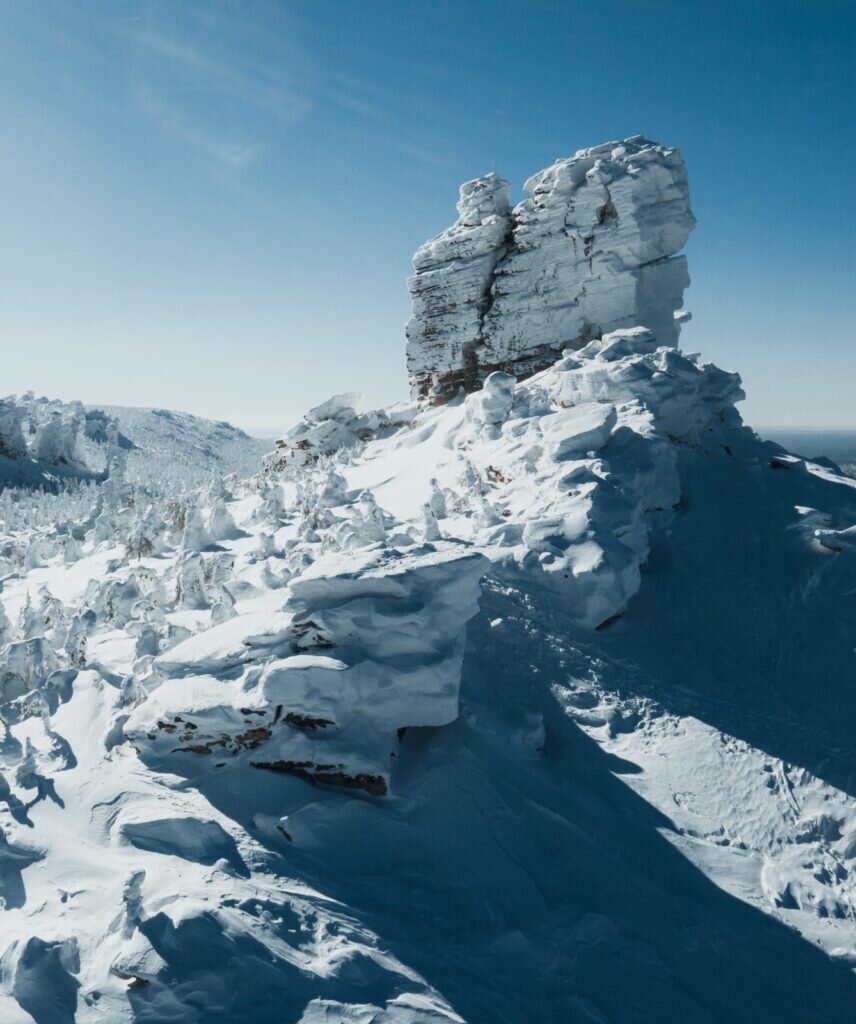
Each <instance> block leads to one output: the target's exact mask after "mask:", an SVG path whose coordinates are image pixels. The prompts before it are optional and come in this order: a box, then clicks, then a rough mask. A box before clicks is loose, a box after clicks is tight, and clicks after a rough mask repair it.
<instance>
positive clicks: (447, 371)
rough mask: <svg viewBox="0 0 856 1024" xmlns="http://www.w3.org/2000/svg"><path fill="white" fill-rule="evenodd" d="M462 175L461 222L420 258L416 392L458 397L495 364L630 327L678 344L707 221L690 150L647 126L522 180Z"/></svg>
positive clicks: (542, 355)
mask: <svg viewBox="0 0 856 1024" xmlns="http://www.w3.org/2000/svg"><path fill="white" fill-rule="evenodd" d="M524 190H525V192H526V196H527V198H526V199H525V200H524V201H523V202H521V203H519V204H518V205H517V206H516V207H515V208H514V209H513V210H509V205H508V199H509V186H508V183H507V182H504V181H503V180H502V179H501V178H498V177H497V176H496V175H495V174H489V175H487V176H486V177H484V178H477V179H476V180H474V181H470V182H467V183H466V184H465V185H462V186H461V199H460V202H459V203H458V213H459V217H458V220H457V221H456V223H455V224H454V225H453V226H452V227H451V228H449V229H447V230H446V231H444V232H442V233H441V234H440V235H438V236H437V237H436V238H434V239H432V240H431V241H429V242H426V243H425V245H423V246H422V247H421V248H420V249H419V251H418V252H417V253H416V256H415V257H414V259H413V266H414V269H415V271H416V273H415V275H414V277H412V278H411V279H410V291H411V295H412V298H413V315H412V317H411V319H410V321H409V322H408V325H407V366H408V371H409V373H410V380H411V386H412V389H413V393H414V395H418V396H426V395H430V396H432V397H434V398H444V397H445V398H448V397H449V396H450V395H452V394H454V392H455V390H456V389H457V388H458V387H459V386H463V387H464V388H465V389H466V390H468V391H471V390H473V389H475V388H476V387H478V386H479V385H480V384H481V382H482V381H483V380H484V378H485V377H486V376H487V374H488V373H490V372H491V371H494V370H503V371H506V372H509V373H513V374H514V375H515V376H517V377H521V376H525V375H527V374H530V373H532V372H534V371H536V370H539V369H541V368H543V367H545V366H547V365H549V364H550V363H551V362H553V361H554V360H555V359H556V357H557V355H558V354H559V353H560V352H561V350H562V349H564V348H581V347H582V346H583V345H585V344H586V343H588V342H589V341H592V340H593V339H595V338H599V337H601V336H602V335H603V334H605V333H608V332H610V331H612V330H616V329H618V328H622V327H637V326H643V327H647V328H649V329H650V330H651V331H652V332H653V333H654V335H655V336H656V338H657V340H658V342H659V343H660V344H661V345H677V342H678V334H679V330H680V329H679V321H680V320H681V319H682V318H685V316H686V315H685V314H680V313H678V311H679V310H680V308H681V306H682V305H683V293H684V289H685V288H686V287H687V285H688V284H689V275H688V273H687V264H686V258H685V257H683V256H677V255H675V254H676V253H678V252H679V251H680V249H681V248H683V246H684V244H685V243H686V240H687V238H688V237H689V233H690V231H692V229H693V227H694V226H695V219H694V217H693V215H692V212H691V210H690V202H689V189H688V185H687V174H686V169H685V167H684V163H683V160H682V159H681V155H680V153H679V152H678V150H676V149H667V148H665V147H663V146H658V145H657V144H656V143H653V142H649V141H648V140H646V139H644V138H642V137H641V136H634V137H633V138H630V139H625V140H624V141H623V142H609V143H606V144H604V145H602V146H595V147H593V148H592V149H583V150H580V151H579V152H577V153H576V154H575V155H574V156H572V157H569V158H567V159H563V160H557V161H556V163H554V164H553V165H552V166H551V167H548V168H546V169H545V170H543V171H540V172H539V173H538V174H535V175H533V176H532V177H531V178H530V179H529V180H528V181H527V182H526V184H525V185H524Z"/></svg>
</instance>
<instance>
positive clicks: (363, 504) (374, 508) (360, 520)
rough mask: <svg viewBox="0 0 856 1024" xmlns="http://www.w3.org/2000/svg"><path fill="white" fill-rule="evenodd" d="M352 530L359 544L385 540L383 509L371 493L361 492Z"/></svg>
mask: <svg viewBox="0 0 856 1024" xmlns="http://www.w3.org/2000/svg"><path fill="white" fill-rule="evenodd" d="M354 530H355V531H356V533H357V536H358V538H359V540H360V543H361V544H374V543H377V542H378V541H383V540H385V539H386V522H385V520H384V514H383V509H382V508H381V507H380V505H378V503H377V501H376V499H375V496H374V492H372V491H368V490H367V491H363V493H362V494H361V495H360V498H359V501H358V502H357V505H356V509H355V518H354Z"/></svg>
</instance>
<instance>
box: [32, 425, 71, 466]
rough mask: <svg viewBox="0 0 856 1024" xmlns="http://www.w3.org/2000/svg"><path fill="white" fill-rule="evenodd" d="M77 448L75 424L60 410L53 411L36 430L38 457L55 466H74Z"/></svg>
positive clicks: (36, 454)
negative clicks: (66, 418)
mask: <svg viewBox="0 0 856 1024" xmlns="http://www.w3.org/2000/svg"><path fill="white" fill-rule="evenodd" d="M78 428H79V425H78ZM76 450H77V433H76V431H75V424H74V423H71V422H68V421H66V420H64V419H63V416H62V414H61V413H60V412H58V411H54V412H52V413H51V414H50V418H49V419H47V420H46V421H45V422H44V423H42V425H41V426H40V427H39V428H38V430H37V432H36V442H35V456H36V458H37V459H40V460H41V461H42V462H49V463H51V464H52V465H54V466H72V465H74V464H75V461H76V459H75V453H76Z"/></svg>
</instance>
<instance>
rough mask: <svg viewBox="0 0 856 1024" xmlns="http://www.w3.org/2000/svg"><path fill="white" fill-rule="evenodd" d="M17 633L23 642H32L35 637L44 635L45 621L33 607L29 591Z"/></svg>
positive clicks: (19, 616) (19, 618) (19, 619)
mask: <svg viewBox="0 0 856 1024" xmlns="http://www.w3.org/2000/svg"><path fill="white" fill-rule="evenodd" d="M15 632H16V634H17V635H18V638H19V639H21V640H32V639H33V638H34V637H37V636H43V635H44V632H45V624H44V619H42V617H41V616H40V615H39V613H38V611H37V610H36V609H35V608H34V607H33V602H32V601H31V599H30V592H29V590H28V591H27V596H26V599H25V600H24V603H23V605H22V606H21V610H20V612H19V613H18V623H17V626H16V629H15Z"/></svg>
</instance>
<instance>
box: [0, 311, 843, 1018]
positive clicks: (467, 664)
mask: <svg viewBox="0 0 856 1024" xmlns="http://www.w3.org/2000/svg"><path fill="white" fill-rule="evenodd" d="M740 394H741V393H740V391H739V382H738V381H737V379H736V378H735V377H734V376H732V375H728V374H724V373H722V372H721V371H718V370H716V369H715V368H713V367H710V366H705V365H704V364H702V363H701V362H700V361H698V360H696V359H694V358H691V357H687V356H684V355H682V354H680V353H678V352H677V351H676V350H674V349H662V348H658V347H657V345H656V342H655V341H654V339H653V338H652V337H651V335H650V334H649V333H648V332H647V331H643V330H636V331H625V332H618V333H617V334H615V335H612V336H609V337H607V338H606V339H604V340H603V341H599V342H595V343H592V345H591V346H589V347H588V348H587V349H585V350H583V351H582V352H580V353H574V354H568V355H567V356H565V357H564V358H563V359H561V360H559V362H557V363H556V364H555V365H554V366H553V367H551V368H549V369H548V370H545V371H543V372H542V373H539V374H537V375H536V376H534V377H531V378H530V379H528V380H527V381H525V382H523V383H517V384H515V383H514V382H513V380H511V379H510V378H508V377H506V376H505V375H502V374H497V375H494V376H493V377H491V378H489V379H488V381H487V384H486V387H485V389H484V390H483V391H480V392H477V393H476V394H474V395H471V396H469V397H468V398H467V399H466V400H459V401H457V402H455V403H452V404H451V405H448V406H444V407H440V408H426V407H416V406H413V407H405V408H398V409H392V410H388V411H386V412H376V413H367V412H366V411H365V410H363V409H361V408H359V407H358V406H357V403H356V401H355V400H354V398H353V396H348V397H346V398H343V399H342V400H340V401H338V402H332V403H326V404H325V406H324V407H323V408H319V409H316V410H314V411H313V413H312V414H310V416H309V417H308V418H307V419H306V420H305V421H304V422H303V423H302V424H300V425H298V427H296V428H295V430H294V431H292V432H291V434H290V435H289V436H288V437H287V438H286V439H285V442H284V444H283V446H282V447H280V448H279V449H278V451H277V452H276V453H275V455H274V456H273V457H272V458H271V459H270V460H268V462H267V464H266V466H265V467H264V469H263V470H262V471H261V472H260V473H259V475H258V476H257V477H255V478H253V479H251V480H248V481H244V482H238V481H237V480H236V479H234V478H232V479H227V480H225V481H223V482H222V483H221V481H220V480H219V478H218V479H217V481H215V482H214V483H212V485H211V486H210V487H206V488H204V489H203V490H202V491H199V492H197V493H195V494H194V495H192V496H191V497H188V496H184V497H182V498H181V499H180V500H179V499H174V498H170V496H169V495H168V494H160V493H156V492H155V490H154V489H151V488H150V489H149V490H146V489H145V488H144V487H143V486H142V484H139V483H138V484H136V485H134V486H132V485H131V484H130V483H128V481H127V480H123V479H122V476H121V473H120V472H117V474H116V475H115V476H114V478H113V479H112V480H111V481H108V482H107V483H106V484H105V485H103V487H101V488H100V489H99V490H98V492H97V494H98V503H97V505H96V507H95V508H93V509H92V510H91V511H90V510H89V509H88V508H87V509H82V508H81V507H80V502H79V501H78V500H77V499H75V501H71V499H69V506H68V514H67V515H65V516H57V517H56V521H55V522H52V523H51V522H44V521H42V520H40V519H39V517H38V515H37V514H36V512H35V510H36V509H37V507H38V505H37V503H38V501H39V499H38V498H35V497H34V498H33V499H32V503H33V504H32V508H33V510H34V513H33V515H32V520H31V522H32V525H31V526H30V527H29V528H27V527H26V525H22V517H21V515H20V514H17V515H16V516H15V518H14V524H12V519H10V520H9V524H12V525H13V528H12V527H10V526H9V524H7V529H6V532H5V533H4V535H3V536H2V547H0V558H2V570H0V571H2V575H3V587H2V603H3V606H4V608H5V616H3V617H0V632H2V633H3V640H4V642H5V643H7V644H8V646H7V647H6V648H5V649H4V653H3V656H2V667H0V680H1V681H2V686H3V692H4V697H3V706H2V714H3V718H4V722H5V725H4V729H3V736H2V744H0V759H2V781H0V800H2V804H3V808H2V811H0V814H2V831H3V836H4V838H3V839H2V840H0V887H2V889H0V895H2V897H3V900H4V909H3V912H2V914H0V965H2V966H0V970H2V995H0V1021H2V1022H3V1024H6V1022H9V1024H17V1022H19V1021H26V1022H30V1021H35V1022H36V1024H66V1022H71V1021H77V1022H81V1024H83V1022H105V1024H114V1022H116V1024H122V1022H126V1021H127V1022H130V1021H140V1022H152V1024H154V1022H158V1024H160V1022H181V1024H184V1022H199V1024H203V1022H206V1024H207V1022H211V1021H223V1022H226V1021H246V1022H249V1024H256V1022H258V1024H262V1022H265V1024H266V1022H277V1024H279V1022H303V1024H320V1022H326V1024H333V1022H340V1021H348V1022H358V1024H372V1022H374V1024H381V1022H384V1024H411V1022H419V1024H423V1022H441V1021H461V1020H463V1021H467V1022H471V1024H481V1022H483V1021H484V1022H488V1021H489V1022H509V1024H518V1022H520V1024H523V1022H526V1024H528V1022H546V1024H552V1022H556V1024H564V1022H566V1021H582V1022H598V1024H599V1022H606V1021H610V1022H625V1021H651V1022H662V1021H682V1022H687V1021H691V1022H694V1021H705V1022H707V1021H753V1022H759V1021H765V1022H766V1021H818V1022H820V1021H848V1020H851V1019H852V1015H853V1007H854V1006H856V982H854V979H853V974H852V968H853V966H854V965H856V883H854V882H853V880H852V875H851V873H852V870H853V869H854V867H856V805H854V799H853V795H854V787H856V771H854V743H853V736H854V725H856V698H854V695H853V685H854V658H856V655H854V647H856V613H854V603H853V593H854V588H856V571H854V570H856V544H853V543H852V541H851V539H850V538H851V535H850V534H849V533H848V529H849V528H850V527H852V526H853V525H854V523H856V490H854V484H856V481H853V480H851V479H848V478H845V477H841V476H839V475H838V474H836V473H835V472H834V471H833V470H831V469H829V468H826V467H824V466H821V465H817V464H811V463H807V462H805V461H804V460H802V459H797V458H794V457H791V456H788V455H786V454H785V453H784V452H783V451H782V450H781V449H780V448H778V447H776V446H775V445H771V444H764V443H762V442H760V441H758V440H757V439H756V438H755V437H754V435H753V434H752V433H751V432H750V431H748V430H746V429H745V428H743V427H742V426H741V424H740V421H739V418H738V417H737V415H736V413H735V412H734V409H733V403H734V401H736V400H738V399H739V398H740ZM22 500H24V501H25V503H26V499H22ZM25 507H26V504H25ZM20 512H21V509H20V508H19V509H18V513H20ZM23 518H24V520H26V517H23ZM129 552H130V553H129ZM479 579H481V583H480V585H479ZM43 588H47V590H45V589H43ZM28 596H29V603H28V602H27V597H28ZM6 620H8V621H6ZM400 730H404V731H403V732H401V731H400ZM259 765H266V766H267V767H259ZM274 766H278V768H277V769H276V770H274ZM384 791H386V792H385V795H382V794H383V793H384Z"/></svg>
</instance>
